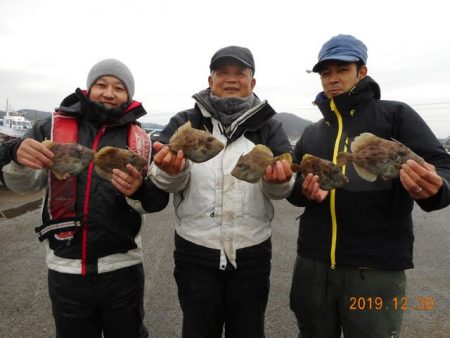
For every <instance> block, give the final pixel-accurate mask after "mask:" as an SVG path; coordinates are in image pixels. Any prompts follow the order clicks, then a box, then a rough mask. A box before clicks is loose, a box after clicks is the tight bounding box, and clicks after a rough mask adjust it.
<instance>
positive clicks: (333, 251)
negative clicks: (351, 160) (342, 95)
mask: <svg viewBox="0 0 450 338" xmlns="http://www.w3.org/2000/svg"><path fill="white" fill-rule="evenodd" d="M330 109H331V111H332V112H334V114H335V115H336V118H337V121H338V131H337V135H336V140H335V143H334V150H333V163H334V164H336V163H337V154H338V152H339V143H340V140H341V137H342V129H343V124H342V116H341V113H340V112H339V110H338V109H337V107H336V104H335V103H334V99H331V101H330ZM330 213H331V251H330V259H331V269H335V268H336V242H337V220H336V189H332V190H331V191H330Z"/></svg>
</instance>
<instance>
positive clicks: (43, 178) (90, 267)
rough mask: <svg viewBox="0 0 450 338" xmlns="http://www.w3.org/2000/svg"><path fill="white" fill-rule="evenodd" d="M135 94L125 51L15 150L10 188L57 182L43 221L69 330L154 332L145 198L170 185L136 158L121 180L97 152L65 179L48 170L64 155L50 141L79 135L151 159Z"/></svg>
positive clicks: (94, 144) (51, 277)
mask: <svg viewBox="0 0 450 338" xmlns="http://www.w3.org/2000/svg"><path fill="white" fill-rule="evenodd" d="M133 95H134V79H133V75H132V74H131V72H130V70H129V69H128V67H127V66H125V65H124V64H123V63H122V62H120V61H118V60H115V59H106V60H103V61H100V62H99V63H97V64H95V65H94V66H93V67H92V69H91V70H90V72H89V74H88V77H87V90H81V89H77V90H76V91H75V93H73V94H71V95H69V96H68V97H66V98H65V99H64V100H63V101H62V103H61V106H60V107H59V108H58V109H57V110H56V112H55V113H54V114H53V115H52V117H50V118H48V119H47V120H43V121H38V122H36V123H35V124H34V126H33V129H32V130H31V131H30V132H28V133H27V134H26V135H25V136H24V138H23V139H22V140H20V142H18V143H17V144H16V145H15V146H14V147H13V149H12V151H11V157H12V158H13V160H14V162H11V163H10V164H9V165H8V166H7V167H8V170H7V171H6V172H5V180H6V182H7V184H8V187H9V188H10V189H11V190H13V191H15V192H17V193H28V192H31V191H32V190H40V189H42V188H46V189H47V194H46V196H45V198H44V206H43V208H42V225H41V226H39V227H37V228H36V229H37V232H38V236H39V240H41V241H46V243H47V245H46V248H47V265H48V285H49V294H50V298H51V301H52V309H53V317H54V319H55V324H56V336H57V337H60V338H64V337H84V338H86V337H87V338H98V337H101V336H102V335H103V337H105V338H108V337H135V338H142V337H148V332H147V329H146V328H145V326H144V325H143V316H144V307H143V303H144V302H143V295H144V271H143V266H142V247H141V244H140V243H141V239H140V227H141V223H142V219H141V215H140V213H139V212H138V210H137V208H136V206H137V204H140V205H139V207H142V208H143V209H144V210H145V211H146V212H156V211H160V210H162V209H163V208H165V207H166V205H167V203H168V199H169V194H168V193H166V192H164V191H162V190H160V189H159V188H157V187H156V186H155V185H154V184H153V183H152V181H150V180H147V179H146V178H143V175H142V174H141V172H139V171H138V170H137V169H136V168H135V167H133V166H132V165H131V164H128V165H127V168H126V169H127V170H126V172H124V171H121V170H119V169H113V172H112V179H111V180H106V179H104V178H102V177H100V176H99V175H98V174H97V172H96V171H95V170H94V163H93V161H91V162H90V163H89V165H88V166H87V167H86V168H85V169H84V170H82V171H81V173H80V174H78V175H77V176H71V177H69V178H67V179H64V180H59V179H58V178H56V177H55V176H54V175H53V174H52V173H51V172H50V173H49V172H48V170H47V169H48V168H50V167H51V166H52V165H53V163H54V154H53V152H52V151H50V150H49V149H47V147H45V146H44V145H43V144H42V143H41V142H42V141H43V140H52V141H53V143H78V144H79V145H81V149H84V148H91V149H92V150H94V151H98V150H100V149H101V148H103V147H106V146H112V147H115V148H122V149H130V150H133V151H135V152H137V153H138V154H139V155H141V156H143V157H145V158H146V159H147V160H149V159H150V157H151V156H150V154H151V143H150V141H149V139H148V136H147V134H146V133H145V131H143V130H142V128H140V127H139V125H138V122H137V119H138V118H139V117H141V116H143V115H145V114H146V111H145V109H144V108H143V106H142V105H141V104H140V103H138V102H136V101H133V100H132V98H133ZM78 149H80V148H78ZM81 154H83V152H81ZM68 160H70V156H68ZM72 160H73V161H74V162H76V161H77V160H78V158H74V159H72ZM36 169H39V170H36ZM145 176H146V175H144V177H145ZM142 208H141V209H142Z"/></svg>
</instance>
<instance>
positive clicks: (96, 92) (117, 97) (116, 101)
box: [89, 76, 128, 108]
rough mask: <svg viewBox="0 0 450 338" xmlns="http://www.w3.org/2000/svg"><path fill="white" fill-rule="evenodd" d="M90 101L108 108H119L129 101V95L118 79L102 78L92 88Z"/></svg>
mask: <svg viewBox="0 0 450 338" xmlns="http://www.w3.org/2000/svg"><path fill="white" fill-rule="evenodd" d="M89 99H90V100H91V101H94V102H98V103H101V104H103V105H104V106H106V107H108V108H117V107H119V106H121V105H122V104H124V103H126V102H127V101H128V93H127V89H126V87H125V85H124V84H123V83H122V81H120V80H119V79H118V78H116V77H114V76H102V77H100V78H99V79H98V80H97V81H95V83H94V84H93V86H92V87H91V90H90V92H89Z"/></svg>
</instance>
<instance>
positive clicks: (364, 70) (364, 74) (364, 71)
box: [358, 65, 367, 80]
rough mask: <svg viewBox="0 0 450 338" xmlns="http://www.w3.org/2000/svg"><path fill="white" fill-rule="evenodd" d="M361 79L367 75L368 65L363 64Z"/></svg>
mask: <svg viewBox="0 0 450 338" xmlns="http://www.w3.org/2000/svg"><path fill="white" fill-rule="evenodd" d="M358 76H359V79H360V80H362V79H364V78H365V77H366V76H367V66H366V65H362V66H361V68H360V69H359V72H358Z"/></svg>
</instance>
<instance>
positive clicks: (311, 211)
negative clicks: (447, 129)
mask: <svg viewBox="0 0 450 338" xmlns="http://www.w3.org/2000/svg"><path fill="white" fill-rule="evenodd" d="M366 62H367V48H366V46H365V45H364V43H363V42H361V41H360V40H358V39H356V38H355V37H353V36H351V35H338V36H335V37H333V38H331V39H330V40H329V41H327V42H326V43H325V44H324V45H323V47H322V49H321V50H320V52H319V58H318V62H317V63H316V65H315V66H314V67H313V72H316V73H319V75H320V79H321V82H322V87H323V91H322V92H321V93H319V94H318V95H317V97H316V100H315V104H316V105H317V106H318V107H319V109H320V111H321V112H322V114H323V118H322V119H321V120H320V121H318V122H316V123H314V124H312V125H310V126H308V127H307V128H306V130H305V131H304V133H303V135H302V137H301V139H300V140H299V141H298V143H297V145H296V146H295V150H294V161H295V162H298V161H300V160H301V159H302V157H303V155H304V154H306V153H309V154H313V155H316V156H319V157H322V158H325V159H328V160H330V161H333V162H334V163H337V154H338V153H339V152H342V151H347V150H348V148H349V144H350V143H351V141H352V140H353V139H354V138H355V137H356V136H358V135H360V134H361V133H364V132H370V133H372V134H375V135H377V136H379V137H381V138H384V139H388V140H390V139H396V140H398V141H400V142H401V143H403V144H405V145H406V146H408V147H409V148H410V149H411V150H413V151H414V152H415V153H417V154H418V155H420V156H421V157H423V159H424V162H423V163H421V164H419V163H417V162H416V161H413V160H408V161H407V162H406V163H404V164H402V166H401V169H400V173H399V175H400V176H399V178H395V179H391V180H383V179H380V178H378V179H377V180H375V181H374V182H368V181H365V180H363V179H362V178H361V177H360V176H359V175H358V174H357V173H356V171H355V169H354V166H353V165H347V166H344V167H343V168H342V171H343V172H344V173H345V175H346V176H347V177H348V178H349V183H348V184H346V185H344V186H343V187H341V188H338V189H333V190H331V191H324V190H321V189H320V187H319V184H318V181H319V177H318V176H313V175H312V174H309V175H307V176H306V177H302V176H301V175H298V176H297V177H296V182H295V185H294V189H293V191H292V193H291V195H290V196H289V197H288V200H289V202H291V203H292V204H294V205H296V206H302V207H305V209H304V213H303V214H302V215H301V217H300V230H299V238H298V248H297V254H298V255H297V260H296V263H295V267H294V274H293V280H292V286H291V294H290V301H291V309H292V311H294V313H295V315H296V317H297V320H298V325H299V329H300V337H303V338H305V337H314V338H322V337H323V338H339V337H340V336H341V333H342V331H343V333H344V335H345V337H398V336H399V334H400V329H401V321H402V313H403V308H404V306H405V302H406V301H407V298H406V297H405V272H404V270H405V269H410V268H412V267H413V262H412V251H413V239H414V236H413V225H412V216H411V212H412V209H413V205H414V201H416V202H417V204H418V205H419V206H420V207H421V208H422V209H423V210H425V211H432V210H437V209H441V208H444V207H446V206H447V205H448V204H449V203H450V186H449V183H448V182H449V181H450V156H449V155H448V154H447V153H446V151H445V150H444V148H443V147H442V145H441V144H440V142H439V141H438V140H437V139H436V137H435V136H434V135H433V133H432V132H431V130H430V128H429V127H428V126H427V125H426V124H425V122H424V121H423V120H422V118H421V117H420V116H419V115H418V114H417V113H416V112H415V111H414V110H413V109H412V108H411V107H409V106H408V105H406V104H405V103H402V102H394V101H385V100H380V87H379V86H378V84H377V83H376V82H375V81H374V80H373V79H372V78H370V77H369V76H368V75H367V66H366Z"/></svg>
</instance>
